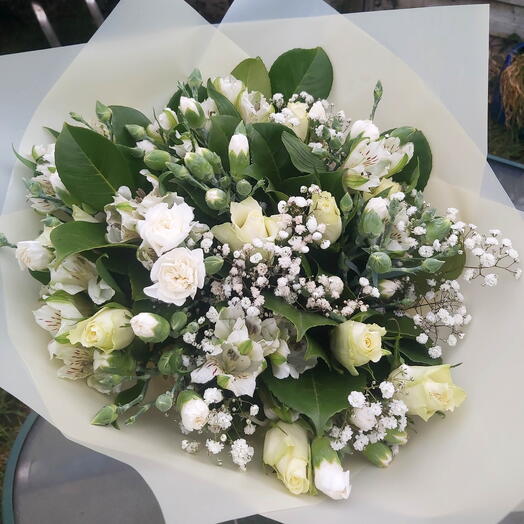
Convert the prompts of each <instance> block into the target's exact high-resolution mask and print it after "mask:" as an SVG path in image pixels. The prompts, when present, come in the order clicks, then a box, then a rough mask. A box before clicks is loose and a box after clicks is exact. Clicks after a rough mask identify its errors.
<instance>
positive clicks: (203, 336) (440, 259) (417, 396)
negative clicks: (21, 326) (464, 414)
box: [1, 47, 521, 499]
mask: <svg viewBox="0 0 524 524" xmlns="http://www.w3.org/2000/svg"><path fill="white" fill-rule="evenodd" d="M335 74H336V73H335ZM333 75H334V72H333V66H332V64H331V61H330V59H329V57H328V55H327V54H326V52H325V51H324V50H323V49H322V48H319V47H317V48H313V49H298V48H297V49H292V50H290V51H288V52H286V53H284V54H282V55H281V56H279V57H278V58H277V59H276V60H275V62H274V63H273V64H272V66H271V67H270V69H269V71H268V70H267V68H266V65H265V64H264V62H263V61H262V60H261V59H260V58H248V59H246V60H244V61H242V62H241V63H240V64H239V65H238V66H237V67H235V68H234V69H233V71H232V72H231V74H229V75H226V76H221V77H215V78H210V79H207V80H206V81H204V80H203V78H202V76H201V73H200V72H199V71H198V70H194V71H193V73H192V74H191V75H190V76H189V77H188V78H187V79H186V81H185V82H182V83H180V84H179V85H178V88H177V89H176V91H175V93H174V94H173V96H172V97H171V99H170V100H169V102H168V104H167V106H166V107H165V108H163V109H161V110H159V111H157V112H154V113H153V115H150V116H146V115H144V114H143V113H142V112H140V111H138V110H136V109H133V108H130V107H124V106H106V105H105V104H103V103H101V102H97V103H96V116H97V121H96V122H90V121H88V120H86V119H85V118H84V116H82V115H79V114H77V113H71V114H70V116H71V119H72V120H73V121H74V124H72V125H71V124H68V123H66V124H64V126H63V128H62V130H61V131H56V130H53V129H48V131H49V132H50V133H51V134H52V135H53V136H54V137H55V138H56V144H52V145H50V146H40V145H35V146H34V147H33V149H32V151H31V155H30V156H31V158H26V157H24V156H21V155H18V153H17V156H18V158H19V159H20V161H21V162H23V163H24V164H25V165H26V166H27V167H28V168H30V169H31V170H32V176H31V177H29V178H28V179H27V181H26V183H27V196H28V202H29V203H30V205H31V207H33V208H34V210H35V211H36V212H37V213H38V214H39V215H40V217H41V221H42V232H41V234H40V235H39V236H38V238H36V239H35V240H30V241H22V242H18V243H17V244H16V245H13V244H11V243H10V242H9V240H8V239H7V238H5V236H4V237H2V240H1V244H2V245H4V246H6V247H13V248H16V258H17V259H18V262H19V264H20V266H21V268H22V269H27V270H28V271H29V273H30V275H31V276H32V277H34V278H35V279H36V280H38V281H39V282H40V283H41V284H42V288H41V292H40V302H41V304H40V305H39V307H38V309H36V310H35V311H34V317H35V320H36V323H37V324H38V325H39V326H40V327H41V328H43V329H45V330H46V331H48V332H49V334H50V338H51V340H50V342H49V346H48V349H49V355H50V358H52V359H54V360H55V361H56V362H57V368H58V369H57V375H58V377H59V378H62V379H68V380H83V381H86V383H87V385H88V386H90V387H91V388H93V389H94V390H97V391H98V392H101V393H103V394H105V395H107V398H108V400H107V403H106V405H104V406H101V408H100V410H99V411H98V412H97V413H96V414H92V415H93V418H92V424H94V425H97V426H109V425H112V426H113V427H114V428H116V429H118V428H119V427H120V426H121V425H122V424H123V425H130V424H140V423H141V420H140V418H141V417H142V416H143V415H144V414H145V413H146V412H148V411H150V410H157V411H160V412H161V413H164V414H165V416H166V417H168V418H169V419H170V421H172V424H173V431H174V432H175V431H179V432H182V433H183V434H184V435H185V436H184V439H183V440H182V443H181V445H182V448H183V449H184V450H185V451H186V452H188V453H197V452H199V451H200V450H201V452H204V453H207V454H208V455H209V456H210V458H212V460H215V461H216V462H217V463H218V464H222V461H224V460H225V458H226V457H227V456H229V457H230V458H231V459H232V461H233V463H234V464H236V465H237V466H238V468H239V469H240V470H245V469H246V467H247V466H248V464H249V463H250V462H251V460H252V458H253V456H254V455H255V453H258V454H261V456H262V458H263V462H264V463H265V464H266V465H267V466H268V467H269V468H271V469H272V470H274V471H275V472H276V475H277V477H278V478H279V479H280V480H281V481H282V482H283V484H284V485H285V486H286V488H287V489H288V490H289V491H290V492H291V493H293V494H297V495H298V494H304V493H310V494H315V493H317V491H320V492H322V493H323V494H325V495H327V496H329V497H331V498H333V499H345V498H348V496H349V494H350V490H351V485H350V475H349V470H348V469H345V468H346V467H347V464H351V460H352V455H356V454H358V455H362V456H363V457H364V458H365V459H367V460H369V461H370V462H371V463H372V464H374V465H375V466H378V467H387V466H388V465H389V464H390V463H391V461H392V460H393V457H394V456H395V455H396V454H397V453H398V452H399V449H400V448H401V447H402V446H404V445H406V444H407V442H408V436H409V428H410V424H411V423H412V422H413V420H414V419H415V418H416V417H419V418H421V419H423V420H424V421H427V420H428V419H430V418H431V417H433V416H434V415H436V414H439V415H444V414H446V413H447V412H452V411H454V409H455V408H457V407H459V406H460V405H461V403H462V402H463V401H464V400H465V398H466V393H465V391H464V390H463V389H461V388H460V387H459V386H457V385H455V384H454V382H453V379H452V367H454V365H458V364H459V362H454V361H453V356H452V351H453V350H452V349H451V350H450V354H451V358H450V359H449V360H450V361H451V362H452V364H450V363H447V364H446V363H444V360H443V353H444V352H446V351H447V350H448V348H453V347H454V346H456V345H457V344H458V343H459V342H460V340H461V339H462V338H463V337H464V336H465V331H466V326H467V325H468V324H469V322H470V320H471V316H470V315H469V314H468V311H467V308H466V301H465V298H464V295H463V294H462V291H463V290H462V288H461V285H460V284H459V278H461V279H462V280H463V281H465V282H472V281H475V282H477V283H479V284H480V285H481V286H484V287H486V288H490V287H493V286H495V285H497V282H498V278H499V276H500V275H501V274H507V275H509V276H513V277H514V278H519V277H520V275H521V269H520V268H519V267H518V253H517V251H516V250H515V249H514V248H513V247H512V243H511V240H510V239H508V238H505V237H504V236H503V235H502V234H501V232H500V231H499V230H496V229H493V230H490V231H489V232H488V233H486V234H484V233H481V232H479V231H478V230H477V228H476V226H475V225H474V224H466V223H464V222H462V221H461V220H460V213H459V211H458V210H457V209H454V208H448V209H446V210H437V209H435V208H434V207H432V206H431V205H430V203H428V202H427V201H426V200H425V199H424V194H423V191H424V188H425V186H426V183H427V182H428V179H429V177H430V175H431V170H432V155H431V148H430V144H429V143H428V140H427V139H426V138H425V136H424V134H423V132H422V131H421V130H419V129H415V128H413V127H409V126H403V127H397V128H394V129H388V130H385V131H381V130H379V129H378V128H377V126H376V125H375V124H374V122H373V121H374V116H375V113H376V111H377V110H380V107H379V104H380V100H381V98H382V94H383V87H382V84H381V82H380V81H378V82H377V84H376V87H375V89H374V91H373V93H370V97H369V99H370V108H369V117H368V118H367V119H365V118H364V119H361V120H355V121H352V120H350V119H349V118H347V117H346V115H345V114H344V112H343V111H341V110H339V109H338V108H336V107H334V106H333V104H331V103H330V102H329V93H330V89H331V85H332V79H333ZM386 88H387V86H386ZM348 89H349V86H348ZM362 116H364V117H365V116H366V115H364V114H363V115H362ZM399 124H402V123H399ZM466 285H469V284H466ZM488 292H489V291H488ZM87 416H88V414H86V417H87ZM258 434H262V435H263V445H260V446H259V442H260V439H258V438H257V435H258ZM253 435H254V436H253ZM154 438H155V436H154V434H152V435H151V439H154Z"/></svg>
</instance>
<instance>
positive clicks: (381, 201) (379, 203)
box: [364, 197, 389, 220]
mask: <svg viewBox="0 0 524 524" xmlns="http://www.w3.org/2000/svg"><path fill="white" fill-rule="evenodd" d="M388 206H389V203H388V201H387V200H386V199H385V198H382V197H374V198H370V199H369V201H368V203H367V204H366V207H365V208H364V212H368V211H374V212H375V213H376V214H377V215H378V216H379V218H380V219H381V220H384V219H385V218H386V217H387V216H388V213H389V207H388Z"/></svg>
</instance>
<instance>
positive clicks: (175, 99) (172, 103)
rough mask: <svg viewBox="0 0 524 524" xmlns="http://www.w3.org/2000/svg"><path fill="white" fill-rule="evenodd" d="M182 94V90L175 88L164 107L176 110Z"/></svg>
mask: <svg viewBox="0 0 524 524" xmlns="http://www.w3.org/2000/svg"><path fill="white" fill-rule="evenodd" d="M181 96H182V90H181V89H177V90H176V91H175V92H174V93H173V95H172V96H171V98H170V99H169V102H168V103H167V106H166V107H169V109H172V110H173V111H178V106H179V105H180V98H181Z"/></svg>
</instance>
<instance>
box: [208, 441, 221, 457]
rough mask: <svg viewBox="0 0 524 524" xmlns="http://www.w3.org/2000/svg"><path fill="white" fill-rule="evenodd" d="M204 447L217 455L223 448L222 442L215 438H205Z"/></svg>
mask: <svg viewBox="0 0 524 524" xmlns="http://www.w3.org/2000/svg"><path fill="white" fill-rule="evenodd" d="M206 448H207V450H208V451H209V453H211V454H212V455H217V454H218V453H220V452H221V451H222V450H223V449H224V444H223V443H222V442H219V441H217V440H211V439H207V440H206Z"/></svg>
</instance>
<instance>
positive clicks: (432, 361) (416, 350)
mask: <svg viewBox="0 0 524 524" xmlns="http://www.w3.org/2000/svg"><path fill="white" fill-rule="evenodd" d="M399 351H400V353H402V355H404V357H406V358H407V359H409V360H410V361H411V362H414V363H415V364H426V365H428V366H438V365H440V364H442V358H440V357H439V358H431V357H430V356H429V354H428V348H427V346H426V345H424V344H419V343H418V342H417V341H416V340H413V339H409V338H403V339H402V340H401V341H400V344H399Z"/></svg>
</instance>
